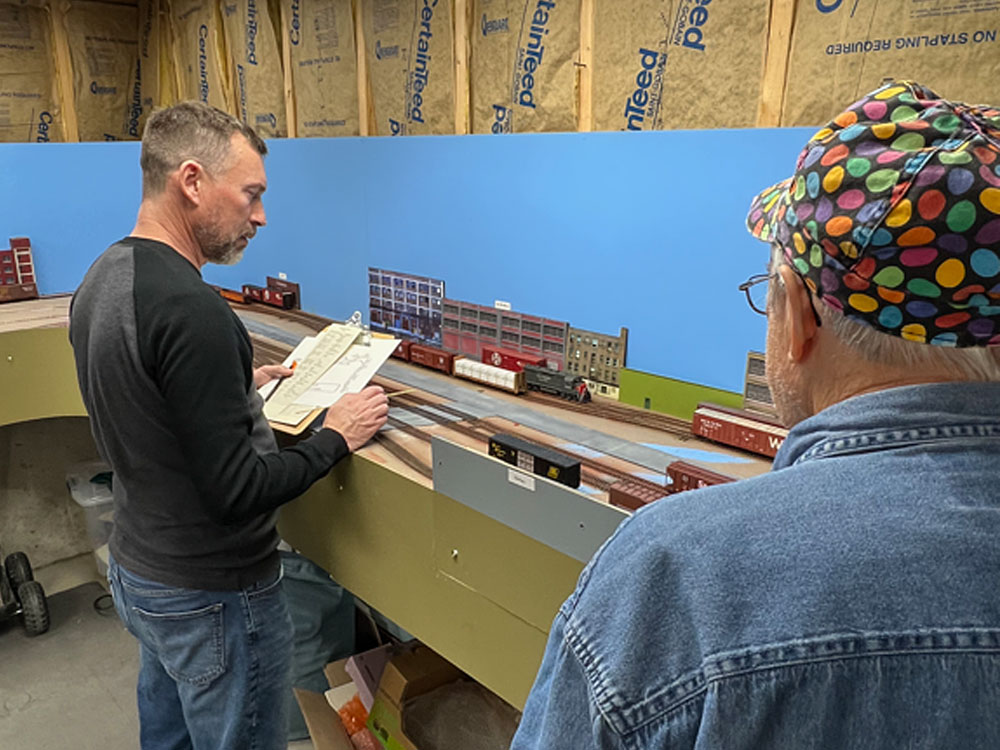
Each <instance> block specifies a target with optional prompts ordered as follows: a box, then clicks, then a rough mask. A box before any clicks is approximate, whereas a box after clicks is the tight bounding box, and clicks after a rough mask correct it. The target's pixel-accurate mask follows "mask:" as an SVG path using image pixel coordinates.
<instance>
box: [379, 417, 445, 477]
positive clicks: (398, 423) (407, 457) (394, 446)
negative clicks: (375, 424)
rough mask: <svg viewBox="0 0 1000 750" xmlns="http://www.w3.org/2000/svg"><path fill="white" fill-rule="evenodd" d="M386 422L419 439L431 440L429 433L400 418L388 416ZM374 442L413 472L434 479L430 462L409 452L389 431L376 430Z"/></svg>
mask: <svg viewBox="0 0 1000 750" xmlns="http://www.w3.org/2000/svg"><path fill="white" fill-rule="evenodd" d="M388 424H389V425H390V426H392V427H393V428H395V429H397V430H399V431H401V432H404V433H406V434H407V435H412V436H413V437H415V438H418V439H419V440H422V441H424V442H427V443H429V442H430V441H431V438H430V435H428V434H427V433H425V432H423V431H422V430H419V429H417V428H416V427H414V426H413V425H410V424H407V423H406V422H404V421H403V420H401V419H397V418H396V417H389V419H388ZM375 442H376V443H378V444H379V445H381V446H382V447H383V448H385V449H386V451H388V452H389V453H390V454H392V455H393V456H394V457H395V458H397V459H398V460H399V461H401V462H402V463H403V464H404V465H406V466H409V467H410V468H411V469H413V470H414V471H415V472H417V473H418V474H420V475H421V476H423V477H426V478H427V479H431V480H433V479H434V470H433V469H432V468H431V466H430V464H428V463H427V462H426V461H424V460H422V459H421V458H420V457H419V456H417V455H416V454H414V453H412V452H410V451H409V450H407V449H406V447H405V446H402V445H400V444H399V443H397V442H396V440H395V439H394V438H393V437H392V433H391V432H377V433H375Z"/></svg>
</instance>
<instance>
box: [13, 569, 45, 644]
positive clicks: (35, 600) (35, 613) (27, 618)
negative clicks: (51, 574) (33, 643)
mask: <svg viewBox="0 0 1000 750" xmlns="http://www.w3.org/2000/svg"><path fill="white" fill-rule="evenodd" d="M17 598H18V599H20V600H21V609H22V610H23V613H22V614H23V617H24V630H25V632H26V633H27V634H28V635H30V636H36V635H41V634H42V633H44V632H46V631H47V630H48V629H49V605H48V602H46V601H45V590H44V589H42V584H40V583H39V582H38V581H28V582H27V583H22V584H21V585H20V586H18V588H17Z"/></svg>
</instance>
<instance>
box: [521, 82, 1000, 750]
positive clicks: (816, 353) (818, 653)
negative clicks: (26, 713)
mask: <svg viewBox="0 0 1000 750" xmlns="http://www.w3.org/2000/svg"><path fill="white" fill-rule="evenodd" d="M748 223H749V226H750V229H751V231H752V233H753V234H754V235H755V236H757V237H759V238H760V239H762V240H765V241H768V242H769V243H771V246H772V251H773V252H772V262H771V267H770V270H771V272H770V273H769V274H765V275H763V276H762V277H760V278H758V279H753V280H751V282H754V283H756V284H757V287H756V288H757V289H758V290H759V289H761V288H763V287H764V285H765V283H766V282H769V284H767V285H768V286H769V287H770V290H769V293H768V294H767V295H766V300H767V301H766V308H765V309H763V310H760V311H762V312H766V314H767V316H768V341H767V365H768V379H769V381H770V383H771V388H772V392H773V394H774V399H775V403H776V404H777V406H778V408H779V410H780V412H781V414H782V416H783V417H784V419H785V420H786V421H787V423H788V424H790V425H794V427H793V429H792V430H791V432H790V434H789V436H788V439H787V440H786V441H785V443H784V445H783V447H782V448H781V450H780V452H779V453H778V456H777V458H776V460H775V462H774V470H773V471H772V472H770V473H768V474H766V475H763V476H760V477H757V478H755V479H750V480H747V481H742V482H737V483H734V484H729V485H721V486H718V487H711V488H707V489H703V490H699V491H697V492H696V493H690V492H688V493H683V494H682V495H678V496H675V497H674V498H673V499H665V500H662V501H660V502H657V503H655V504H653V505H652V506H650V507H648V508H646V509H644V510H642V511H640V512H638V513H636V514H635V516H634V517H633V518H632V519H630V520H629V521H627V522H625V523H623V524H622V525H621V527H620V528H619V529H618V531H617V532H616V533H615V534H614V536H613V537H612V538H611V539H610V540H609V541H608V543H607V544H606V545H605V546H604V547H603V548H602V549H601V551H600V552H598V553H597V555H596V556H595V557H594V559H593V560H592V561H591V563H590V564H589V565H588V567H587V568H586V570H585V571H584V572H583V574H582V576H581V577H580V581H579V585H578V586H577V589H576V591H575V592H574V593H573V595H572V596H571V597H570V598H569V600H568V601H567V602H566V603H565V604H564V605H563V607H562V608H561V610H560V612H559V614H558V615H557V617H556V619H555V623H554V624H553V627H552V632H551V635H550V639H549V643H548V647H547V649H546V652H545V656H544V659H543V661H542V666H541V670H540V672H539V674H538V677H537V680H536V682H535V686H534V688H533V690H532V692H531V695H530V696H529V698H528V702H527V705H526V707H525V712H524V718H523V720H522V722H521V726H520V729H519V731H518V733H517V735H516V737H515V739H514V743H513V748H514V750H529V749H531V748H538V749H542V748H544V749H545V750H555V749H557V748H566V749H567V750H570V749H572V750H587V749H588V748H616V749H617V748H622V749H624V748H629V749H630V750H639V749H640V748H642V749H643V750H645V749H651V748H726V750H742V749H743V748H746V749H747V750H749V749H750V748H754V749H755V750H760V749H762V748H782V749H783V750H793V749H794V750H803V749H805V748H824V749H826V748H942V749H951V748H954V749H956V750H958V749H961V750H971V749H974V748H983V749H984V750H985V749H987V748H988V749H990V750H995V749H996V748H1000V382H998V381H1000V357H998V349H997V348H996V346H995V345H996V344H998V343H1000V302H998V301H997V300H998V299H1000V110H998V109H995V108H988V107H970V106H966V105H963V104H957V103H953V102H949V101H947V100H943V99H941V98H940V97H938V96H937V95H936V94H934V93H933V92H931V91H929V90H928V89H926V88H924V87H922V86H919V85H917V84H913V83H889V84H886V85H884V86H883V87H882V88H880V89H879V90H877V91H875V92H873V93H872V94H870V95H868V96H867V97H865V98H864V99H862V100H861V101H859V102H857V103H855V104H853V105H852V106H851V107H849V108H848V109H847V110H846V111H844V112H843V113H842V114H840V115H839V116H838V117H837V118H836V119H835V120H834V121H833V122H831V123H830V124H829V125H828V126H827V127H825V128H823V129H822V130H820V131H819V132H818V133H817V134H816V135H815V136H814V137H813V138H812V140H811V141H810V142H809V143H808V144H807V145H806V147H805V149H804V150H803V151H802V154H801V156H800V157H799V161H798V164H797V167H796V172H795V174H794V175H793V177H791V178H790V179H789V180H787V181H785V182H784V183H782V184H780V185H777V186H775V187H774V188H771V189H769V190H766V191H764V193H762V194H761V195H760V196H759V197H758V198H757V199H756V200H755V201H754V203H753V206H752V207H751V213H750V216H749V219H748ZM751 282H748V284H747V285H745V286H747V287H749V286H751Z"/></svg>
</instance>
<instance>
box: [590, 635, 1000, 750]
mask: <svg viewBox="0 0 1000 750" xmlns="http://www.w3.org/2000/svg"><path fill="white" fill-rule="evenodd" d="M914 639H923V640H930V641H935V640H937V641H938V642H937V643H930V644H928V645H910V646H905V647H904V646H900V643H901V642H909V641H913V640H914ZM581 640H582V639H581ZM942 640H947V641H959V640H971V641H973V642H970V643H967V644H960V643H942V642H941V641H942ZM983 641H987V642H986V643H984V642H983ZM823 644H826V646H827V647H828V648H829V647H836V646H837V645H839V646H840V647H841V649H843V647H844V646H846V645H848V644H853V645H855V646H858V645H863V646H864V648H861V649H856V650H851V651H844V650H839V651H837V652H836V653H833V652H830V653H818V652H817V653H812V654H809V655H808V656H806V655H802V656H798V657H795V658H778V656H777V655H775V656H774V657H771V658H770V659H768V660H767V661H764V662H761V661H760V660H761V659H767V654H768V653H769V652H781V651H783V650H789V651H796V652H803V651H810V650H815V649H818V648H820V647H821V646H822V645H823ZM579 647H580V649H581V650H584V651H587V653H589V650H587V649H586V645H585V644H584V643H582V642H580V643H579ZM573 650H574V652H575V653H577V658H580V655H579V653H578V652H577V650H576V648H574V649H573ZM997 653H1000V630H997V629H992V628H976V627H970V628H948V629H934V628H928V629H924V630H914V631H906V632H900V633H890V632H886V633H867V634H857V633H853V634H852V633H840V634H833V635H831V636H828V637H825V638H822V639H816V640H810V641H802V642H795V641H791V642H787V643H777V644H772V645H768V646H763V647H760V648H754V649H749V650H745V651H742V652H735V653H734V652H720V653H716V654H712V655H708V656H706V658H705V659H704V660H703V661H702V663H701V665H700V666H699V667H698V668H697V669H693V670H690V671H688V672H686V673H684V674H683V675H682V676H681V677H679V678H678V679H676V680H674V681H673V682H671V683H670V684H669V685H667V686H666V687H664V688H663V689H662V691H660V693H658V694H656V695H654V696H652V697H650V698H648V699H646V700H644V701H643V702H642V703H637V704H633V705H631V706H622V707H612V708H611V709H610V711H609V710H605V709H604V708H603V707H602V706H600V705H598V708H599V709H600V710H601V713H602V715H603V716H605V718H606V719H607V721H608V723H609V725H611V726H612V727H614V728H615V731H616V732H617V733H618V734H619V736H620V737H622V738H623V740H624V739H626V737H627V735H629V734H632V733H633V732H636V731H638V730H639V729H641V728H642V727H644V726H646V725H647V724H650V723H652V722H654V721H657V720H665V719H669V716H670V715H671V714H673V713H675V712H676V711H678V710H679V709H681V708H682V707H684V706H685V705H687V704H688V703H690V702H691V701H693V700H698V699H700V698H702V697H703V696H704V694H705V693H706V692H707V691H708V689H709V687H710V686H711V685H713V684H719V683H722V682H725V681H726V680H729V679H733V678H738V677H745V676H747V675H749V674H760V673H765V672H769V671H774V670H779V669H786V668H790V667H797V666H803V665H808V664H823V663H829V662H834V661H850V660H856V659H865V658H885V657H898V656H914V655H928V654H997ZM754 660H757V662H758V663H752V662H753V661H754ZM727 662H735V663H738V662H748V663H747V664H746V665H745V666H737V665H736V664H733V665H732V666H724V665H725V664H726V663H727ZM582 663H583V660H582V659H581V664H582ZM585 672H586V673H587V674H588V677H590V679H591V681H592V684H593V681H594V680H595V677H594V675H593V674H591V672H590V671H589V670H588V669H587V668H586V667H585ZM602 692H606V689H602ZM608 703H611V701H610V700H608ZM612 714H613V715H612Z"/></svg>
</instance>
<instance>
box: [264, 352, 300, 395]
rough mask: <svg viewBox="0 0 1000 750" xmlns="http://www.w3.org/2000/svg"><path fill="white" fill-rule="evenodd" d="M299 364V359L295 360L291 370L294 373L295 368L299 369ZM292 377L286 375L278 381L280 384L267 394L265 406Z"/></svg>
mask: <svg viewBox="0 0 1000 750" xmlns="http://www.w3.org/2000/svg"><path fill="white" fill-rule="evenodd" d="M298 364H299V361H298V360H297V359H296V360H294V361H293V362H292V364H291V366H290V369H291V370H292V371H293V372H294V371H295V368H296V367H298ZM290 377H291V375H285V376H284V377H282V378H281V379H280V380H279V381H278V384H277V385H276V386H274V388H272V389H271V392H270V393H268V394H267V398H265V399H264V403H265V404H266V403H267V402H268V401H269V400H270V399H271V396H273V395H274V394H275V393H276V392H277V390H278V389H279V388H280V387H281V384H282V383H284V382H285V381H286V380H288V378H290Z"/></svg>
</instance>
